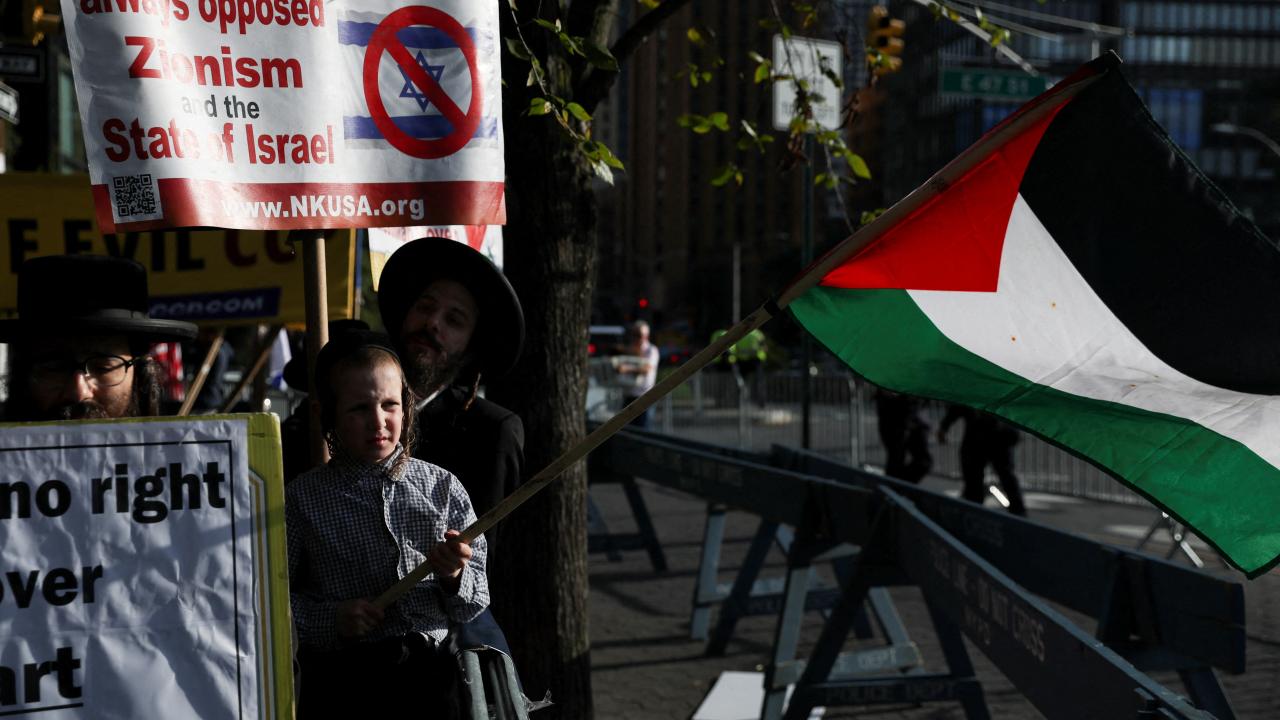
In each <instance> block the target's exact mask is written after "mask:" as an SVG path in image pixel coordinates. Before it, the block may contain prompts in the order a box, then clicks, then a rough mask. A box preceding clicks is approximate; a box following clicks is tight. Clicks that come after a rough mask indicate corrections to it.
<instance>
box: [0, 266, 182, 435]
mask: <svg viewBox="0 0 1280 720" xmlns="http://www.w3.org/2000/svg"><path fill="white" fill-rule="evenodd" d="M148 302H149V297H148V295H147V271H146V269H144V268H143V267H142V266H141V265H139V264H138V263H136V262H134V261H132V260H127V259H124V258H113V257H106V256H100V255H49V256H44V257H36V258H32V259H30V260H27V261H26V262H24V263H23V264H22V266H21V267H19V269H18V317H17V318H16V319H12V320H0V342H3V343H7V344H8V345H9V348H10V353H9V376H8V379H7V385H8V391H9V399H8V402H7V404H6V405H5V408H4V412H3V413H0V415H2V416H3V418H4V419H5V420H7V421H10V422H31V421H39V420H78V419H82V418H125V417H144V416H149V415H159V414H160V401H161V393H160V370H159V366H158V365H157V364H156V362H155V361H154V360H153V359H152V357H151V356H150V355H149V354H148V353H149V351H150V349H151V345H152V344H153V343H160V342H173V341H179V340H190V339H192V338H194V337H195V336H196V326H195V325H193V324H191V323H188V322H180V321H177V320H159V319H152V318H151V317H150V316H149V315H148Z"/></svg>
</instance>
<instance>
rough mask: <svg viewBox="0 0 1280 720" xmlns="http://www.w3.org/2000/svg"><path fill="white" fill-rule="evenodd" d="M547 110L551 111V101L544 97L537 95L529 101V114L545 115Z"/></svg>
mask: <svg viewBox="0 0 1280 720" xmlns="http://www.w3.org/2000/svg"><path fill="white" fill-rule="evenodd" d="M549 112H551V103H549V102H547V100H546V98H540V97H537V98H534V99H532V100H530V101H529V114H530V115H546V114H547V113H549Z"/></svg>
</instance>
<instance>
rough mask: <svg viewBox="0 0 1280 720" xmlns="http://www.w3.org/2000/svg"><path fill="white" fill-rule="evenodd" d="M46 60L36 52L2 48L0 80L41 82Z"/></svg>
mask: <svg viewBox="0 0 1280 720" xmlns="http://www.w3.org/2000/svg"><path fill="white" fill-rule="evenodd" d="M43 60H44V58H43V57H41V56H40V55H39V54H38V52H36V51H34V50H26V49H23V48H0V78H4V79H5V80H8V81H10V82H40V81H41V80H43V79H44V66H43Z"/></svg>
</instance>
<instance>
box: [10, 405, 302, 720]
mask: <svg viewBox="0 0 1280 720" xmlns="http://www.w3.org/2000/svg"><path fill="white" fill-rule="evenodd" d="M279 448H280V436H279V426H278V424H277V423H276V421H275V419H274V418H273V417H271V416H267V415H241V416H221V417H216V416H214V417H213V419H207V418H202V419H200V420H189V421H173V420H165V421H134V422H85V423H72V424H64V425H23V426H14V425H10V426H5V427H3V430H0V638H3V642H0V715H22V716H24V717H58V718H95V719H98V718H103V719H107V718H119V719H121V720H135V719H139V718H213V717H219V718H287V717H290V716H291V710H290V708H291V706H292V675H291V666H290V657H291V653H290V644H289V643H290V640H289V615H288V603H289V593H288V581H287V575H288V573H287V569H286V559H285V549H284V497H283V495H284V490H283V486H282V483H281V477H280V455H279Z"/></svg>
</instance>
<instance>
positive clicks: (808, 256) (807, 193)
mask: <svg viewBox="0 0 1280 720" xmlns="http://www.w3.org/2000/svg"><path fill="white" fill-rule="evenodd" d="M804 147H805V155H806V156H807V157H808V158H809V162H807V163H805V166H804V188H803V192H804V231H803V232H804V234H803V236H802V237H801V241H802V244H801V246H800V264H801V265H802V266H804V267H809V263H811V262H813V152H814V151H813V136H812V135H807V136H805V139H804ZM800 343H801V344H800V348H801V352H800V357H801V362H802V363H803V366H802V367H801V369H800V447H802V448H804V449H805V450H808V449H809V448H810V447H811V445H812V439H813V428H812V426H811V422H812V418H811V413H812V411H813V378H812V377H811V376H810V369H811V367H812V366H813V340H812V339H811V338H810V336H809V333H804V337H803V338H802V339H801V341H800Z"/></svg>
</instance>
